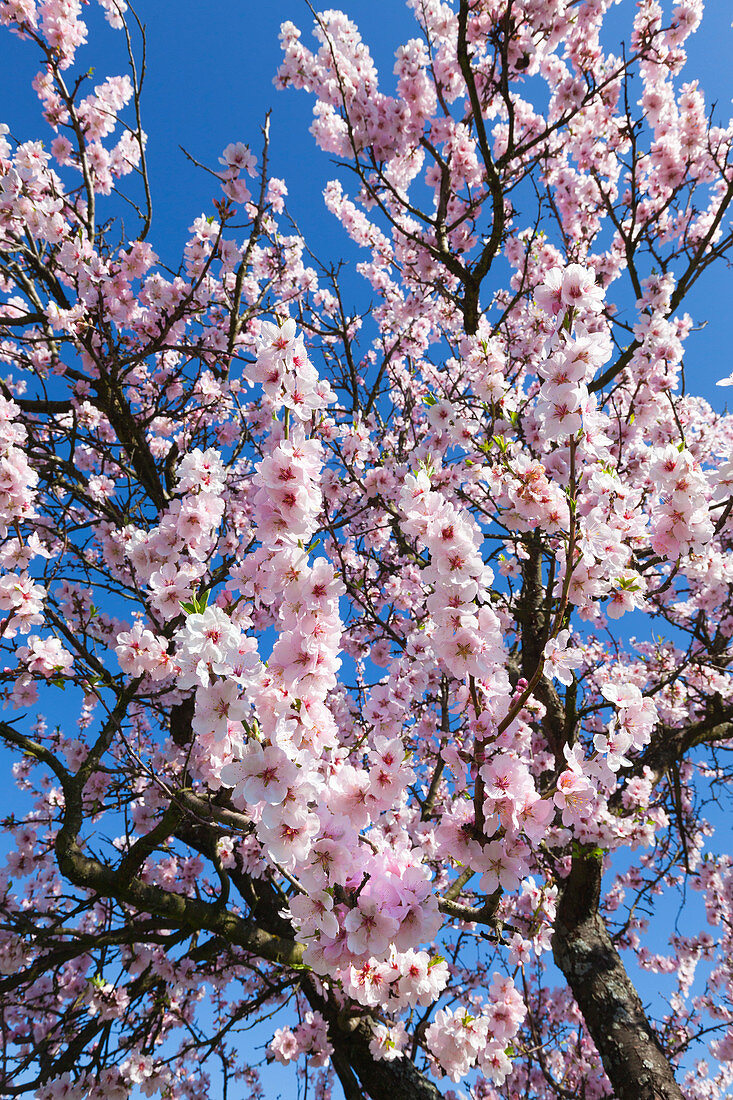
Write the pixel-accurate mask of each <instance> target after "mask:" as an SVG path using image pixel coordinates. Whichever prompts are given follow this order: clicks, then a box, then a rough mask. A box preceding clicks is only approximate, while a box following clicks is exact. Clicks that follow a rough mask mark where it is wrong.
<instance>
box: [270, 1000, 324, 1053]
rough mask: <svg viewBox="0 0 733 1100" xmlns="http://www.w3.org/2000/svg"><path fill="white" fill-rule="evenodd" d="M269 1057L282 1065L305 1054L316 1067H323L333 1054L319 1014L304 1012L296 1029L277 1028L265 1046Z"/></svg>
mask: <svg viewBox="0 0 733 1100" xmlns="http://www.w3.org/2000/svg"><path fill="white" fill-rule="evenodd" d="M267 1049H268V1051H269V1053H270V1055H271V1056H272V1057H273V1058H274V1059H275V1060H276V1061H278V1062H281V1063H282V1064H283V1065H287V1063H288V1062H293V1061H295V1059H296V1058H299V1057H300V1056H301V1054H307V1055H308V1057H309V1058H310V1059H312V1060H313V1064H314V1065H316V1066H325V1065H327V1064H328V1061H329V1059H330V1057H331V1055H332V1054H333V1047H332V1046H331V1043H330V1042H329V1039H328V1027H327V1024H326V1021H325V1020H324V1019H323V1016H321V1014H320V1012H306V1014H305V1017H304V1019H303V1021H302V1023H300V1024H298V1026H297V1027H296V1028H289V1027H279V1028H277V1030H276V1031H275V1034H274V1035H273V1037H272V1039H271V1040H270V1042H269V1043H268V1044H267Z"/></svg>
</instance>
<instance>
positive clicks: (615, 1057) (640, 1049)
mask: <svg viewBox="0 0 733 1100" xmlns="http://www.w3.org/2000/svg"><path fill="white" fill-rule="evenodd" d="M600 884H601V857H600V855H596V854H595V853H594V854H588V853H585V854H580V855H577V856H575V857H574V858H573V865H572V869H571V872H570V875H569V876H568V878H567V880H566V882H565V886H564V889H563V892H562V895H561V898H560V904H559V907H558V914H557V919H556V922H555V933H554V937H553V941H552V950H553V955H554V958H555V962H556V963H557V965H558V966H559V967H560V969H561V970H562V972H563V974H564V975H565V977H566V979H567V982H568V985H569V986H570V988H571V989H572V991H573V996H574V997H575V1000H576V1001H577V1003H578V1007H579V1008H580V1011H581V1012H582V1013H583V1017H584V1018H585V1022H586V1025H587V1027H588V1030H589V1032H590V1034H591V1036H592V1038H593V1042H594V1043H595V1045H596V1047H597V1048H598V1052H599V1054H600V1056H601V1059H602V1061H603V1068H604V1069H605V1071H606V1074H607V1075H608V1078H609V1080H610V1081H611V1084H612V1085H613V1090H614V1097H615V1100H684V1098H683V1095H682V1092H681V1091H680V1088H679V1086H678V1084H677V1082H676V1081H675V1079H674V1074H673V1072H672V1067H671V1066H670V1063H669V1060H668V1058H667V1056H666V1055H665V1053H664V1052H663V1051H662V1049H661V1047H660V1045H659V1041H658V1039H657V1036H656V1034H655V1032H654V1030H653V1028H652V1026H651V1024H650V1023H649V1021H648V1019H647V1017H646V1014H645V1012H644V1008H643V1006H642V1003H641V1000H640V998H639V994H638V993H637V992H636V990H635V989H634V986H633V985H632V983H631V981H630V979H629V976H628V974H627V973H626V970H625V968H624V964H623V962H622V961H621V958H620V956H619V953H618V951H617V950H616V948H615V946H614V944H613V941H612V940H611V937H610V936H609V934H608V931H607V929H606V926H605V924H604V922H603V919H602V918H601V917H600V916H599V914H598V901H599V896H600Z"/></svg>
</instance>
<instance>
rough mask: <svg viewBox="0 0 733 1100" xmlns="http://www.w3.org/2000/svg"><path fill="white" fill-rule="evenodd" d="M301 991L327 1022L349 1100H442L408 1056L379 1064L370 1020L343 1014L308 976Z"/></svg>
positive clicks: (340, 1077) (340, 1074) (334, 1058)
mask: <svg viewBox="0 0 733 1100" xmlns="http://www.w3.org/2000/svg"><path fill="white" fill-rule="evenodd" d="M301 988H302V990H303V992H304V993H305V995H306V997H307V998H308V1001H309V1002H310V1004H311V1006H312V1007H313V1008H317V1009H318V1011H319V1012H320V1013H321V1015H322V1016H323V1018H324V1019H325V1020H326V1021H327V1023H328V1037H329V1039H330V1040H331V1042H332V1044H333V1047H334V1055H333V1066H334V1069H335V1070H336V1073H337V1075H338V1078H339V1080H340V1082H341V1085H342V1087H343V1090H344V1096H345V1097H346V1100H363V1097H367V1096H368V1097H371V1100H443V1094H442V1093H441V1092H440V1090H439V1089H438V1088H437V1087H436V1086H435V1085H434V1084H433V1083H432V1081H429V1080H428V1078H427V1077H425V1075H424V1074H422V1073H421V1072H420V1070H419V1069H418V1068H417V1066H416V1065H415V1063H414V1062H413V1061H411V1060H410V1058H409V1057H408V1056H405V1057H403V1058H396V1059H395V1060H394V1061H393V1062H385V1061H377V1059H376V1058H375V1057H374V1055H373V1054H372V1053H371V1051H370V1050H369V1042H370V1040H371V1037H372V1028H371V1023H370V1021H369V1018H368V1017H361V1018H360V1017H358V1016H345V1015H343V1014H342V1013H341V1012H340V1011H339V1009H338V1007H337V1006H336V1005H335V1004H334V1002H333V1001H332V999H331V998H327V997H325V996H323V994H322V993H321V992H320V991H319V990H318V989H317V988H316V985H315V983H314V982H313V980H312V979H311V978H309V977H305V976H304V978H303V981H302V983H301ZM357 1079H358V1080H357Z"/></svg>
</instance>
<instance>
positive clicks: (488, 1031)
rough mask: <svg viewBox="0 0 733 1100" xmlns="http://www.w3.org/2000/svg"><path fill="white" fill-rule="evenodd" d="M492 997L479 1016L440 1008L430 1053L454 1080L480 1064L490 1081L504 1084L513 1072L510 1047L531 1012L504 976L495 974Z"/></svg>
mask: <svg viewBox="0 0 733 1100" xmlns="http://www.w3.org/2000/svg"><path fill="white" fill-rule="evenodd" d="M488 994H489V999H488V1001H487V1003H486V1005H485V1006H484V1007H483V1011H482V1012H481V1013H480V1014H479V1015H475V1016H474V1015H472V1014H471V1013H470V1012H467V1011H466V1010H465V1009H462V1008H459V1009H450V1008H441V1009H438V1011H437V1012H436V1014H435V1018H434V1020H433V1022H432V1023H431V1025H430V1027H429V1028H428V1029H427V1031H426V1033H425V1039H426V1042H427V1044H428V1047H429V1049H430V1051H431V1052H432V1054H433V1056H434V1057H435V1058H436V1059H437V1061H438V1062H439V1064H440V1066H441V1067H442V1069H443V1070H444V1072H445V1073H446V1074H447V1075H448V1076H449V1077H450V1078H451V1079H452V1080H453V1081H460V1080H461V1078H462V1077H464V1076H465V1075H466V1074H467V1073H468V1071H469V1070H470V1069H471V1068H472V1067H473V1066H476V1065H478V1068H479V1069H480V1070H481V1072H482V1073H483V1074H484V1076H485V1077H486V1078H488V1080H489V1081H493V1082H494V1084H496V1085H502V1084H503V1083H504V1081H505V1080H506V1078H507V1076H508V1075H509V1074H510V1073H511V1071H512V1063H511V1061H510V1060H509V1058H508V1057H507V1055H506V1048H507V1046H508V1045H509V1043H510V1041H511V1040H512V1039H513V1038H514V1035H515V1034H516V1032H517V1029H518V1028H519V1025H520V1024H521V1022H522V1020H523V1019H524V1017H525V1016H526V1014H527V1010H526V1008H525V1006H524V1001H523V999H522V997H521V995H520V994H519V993H518V992H517V990H516V989H515V987H514V983H513V981H512V980H511V978H507V977H505V976H504V975H501V974H496V973H495V974H494V978H493V981H492V982H491V985H490V986H489V989H488Z"/></svg>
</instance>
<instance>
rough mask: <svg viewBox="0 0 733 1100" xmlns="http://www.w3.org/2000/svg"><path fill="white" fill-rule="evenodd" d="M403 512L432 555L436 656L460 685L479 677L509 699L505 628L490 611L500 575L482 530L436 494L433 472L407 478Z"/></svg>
mask: <svg viewBox="0 0 733 1100" xmlns="http://www.w3.org/2000/svg"><path fill="white" fill-rule="evenodd" d="M400 507H401V509H402V511H403V513H404V515H405V522H404V524H403V530H404V531H405V533H406V534H408V535H413V536H415V537H416V538H417V539H418V541H419V543H420V544H421V545H422V546H424V547H425V548H426V549H427V550H428V551H429V553H430V565H429V566H428V567H427V568H426V569H425V570H423V574H422V575H423V579H424V581H425V582H426V583H428V584H430V585H431V586H432V589H433V591H432V593H431V594H430V595H429V596H428V599H427V607H428V610H429V612H430V616H431V620H432V623H433V630H432V635H431V640H432V643H433V646H434V648H435V651H436V653H437V654H438V656H439V657H440V658H441V660H442V661H443V662H444V663H445V667H446V668H447V669H448V671H449V672H451V673H452V674H453V675H454V676H456V677H457V678H458V679H459V680H465V679H466V677H467V676H473V677H475V678H476V679H480V680H481V681H483V682H484V684H486V685H487V686H488V685H489V684H490V685H491V694H492V695H497V696H502V695H507V694H509V690H510V689H509V680H508V678H507V675H506V671H505V664H506V652H505V650H504V646H503V643H502V637H501V628H500V623H499V619H498V617H497V616H496V614H495V612H494V611H493V610H492V609H491V607H490V606H489V596H488V592H489V589H490V586H491V583H492V581H493V579H494V575H493V573H492V571H491V569H489V567H488V566H487V565H486V564H485V563H484V561H483V560H482V558H481V553H480V547H481V544H482V541H483V536H482V533H481V531H480V530H479V528H478V526H477V524H476V523H475V521H474V520H473V518H472V517H471V516H470V514H469V513H468V512H465V511H464V512H461V511H459V510H458V509H457V508H456V507H455V505H454V504H452V503H450V501H448V500H446V499H445V497H444V496H443V495H442V494H441V493H440V492H436V491H434V490H433V489H431V483H430V475H429V473H428V470H427V469H422V470H420V471H418V473H417V474H416V475H412V474H408V476H407V477H406V478H405V481H404V486H403V489H402V494H401V497H400Z"/></svg>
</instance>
